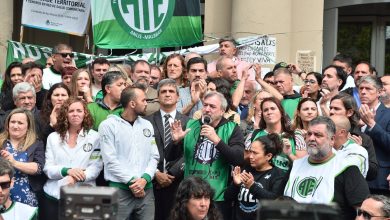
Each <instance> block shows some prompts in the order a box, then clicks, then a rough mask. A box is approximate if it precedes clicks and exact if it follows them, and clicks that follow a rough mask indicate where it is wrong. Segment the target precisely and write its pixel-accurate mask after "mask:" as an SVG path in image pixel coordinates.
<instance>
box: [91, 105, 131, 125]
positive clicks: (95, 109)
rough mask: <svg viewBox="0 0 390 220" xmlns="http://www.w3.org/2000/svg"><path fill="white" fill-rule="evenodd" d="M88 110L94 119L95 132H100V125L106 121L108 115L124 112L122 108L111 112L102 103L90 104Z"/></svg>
mask: <svg viewBox="0 0 390 220" xmlns="http://www.w3.org/2000/svg"><path fill="white" fill-rule="evenodd" d="M88 110H89V112H90V113H91V116H92V118H93V127H92V129H93V130H95V131H97V130H98V128H99V125H100V123H101V122H102V121H103V120H105V119H106V118H107V116H108V115H110V114H115V113H122V112H123V108H122V107H117V108H116V109H113V110H111V109H109V108H108V107H105V105H104V104H103V103H102V102H93V103H89V104H88Z"/></svg>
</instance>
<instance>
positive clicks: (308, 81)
mask: <svg viewBox="0 0 390 220" xmlns="http://www.w3.org/2000/svg"><path fill="white" fill-rule="evenodd" d="M303 82H304V83H305V84H307V83H310V84H316V83H317V82H316V81H315V80H313V79H310V80H309V79H305V80H304V81H303Z"/></svg>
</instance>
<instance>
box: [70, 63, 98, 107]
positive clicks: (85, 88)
mask: <svg viewBox="0 0 390 220" xmlns="http://www.w3.org/2000/svg"><path fill="white" fill-rule="evenodd" d="M70 91H71V94H72V96H73V97H77V98H79V99H82V100H84V101H85V102H86V103H91V102H93V98H92V76H91V74H90V73H89V71H88V70H87V69H78V70H76V71H75V72H74V73H73V75H72V81H71V88H70Z"/></svg>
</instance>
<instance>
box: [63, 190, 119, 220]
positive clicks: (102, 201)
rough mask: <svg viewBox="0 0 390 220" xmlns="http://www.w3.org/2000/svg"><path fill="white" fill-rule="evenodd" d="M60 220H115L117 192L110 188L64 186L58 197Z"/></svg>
mask: <svg viewBox="0 0 390 220" xmlns="http://www.w3.org/2000/svg"><path fill="white" fill-rule="evenodd" d="M60 198H61V199H60V204H59V205H60V213H59V215H60V220H71V219H83V220H95V219H96V220H97V219H104V220H116V219H117V218H116V215H117V212H118V191H117V189H116V188H112V187H91V186H64V187H62V188H61V196H60Z"/></svg>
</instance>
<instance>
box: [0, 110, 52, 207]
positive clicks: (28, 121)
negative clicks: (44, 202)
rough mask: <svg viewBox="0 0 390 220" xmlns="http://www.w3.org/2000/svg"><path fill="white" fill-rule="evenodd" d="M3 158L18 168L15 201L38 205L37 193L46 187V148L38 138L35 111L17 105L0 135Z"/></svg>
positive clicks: (14, 190) (13, 190)
mask: <svg viewBox="0 0 390 220" xmlns="http://www.w3.org/2000/svg"><path fill="white" fill-rule="evenodd" d="M0 143H1V145H2V148H1V151H0V154H1V157H3V158H4V159H6V160H8V161H9V162H10V163H11V164H12V166H13V167H14V168H15V171H16V172H15V176H14V178H15V184H14V187H13V188H12V189H11V199H12V201H17V202H21V203H25V204H28V205H30V206H34V207H36V206H38V198H37V192H39V191H40V190H42V186H43V183H42V181H41V180H42V176H41V174H42V169H43V166H44V165H45V156H44V147H43V143H42V141H39V140H37V134H36V133H35V122H34V118H33V116H32V114H31V111H29V110H25V109H21V108H16V109H14V110H12V111H11V113H9V115H8V116H7V119H6V120H5V129H4V131H3V132H2V133H1V134H0Z"/></svg>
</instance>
